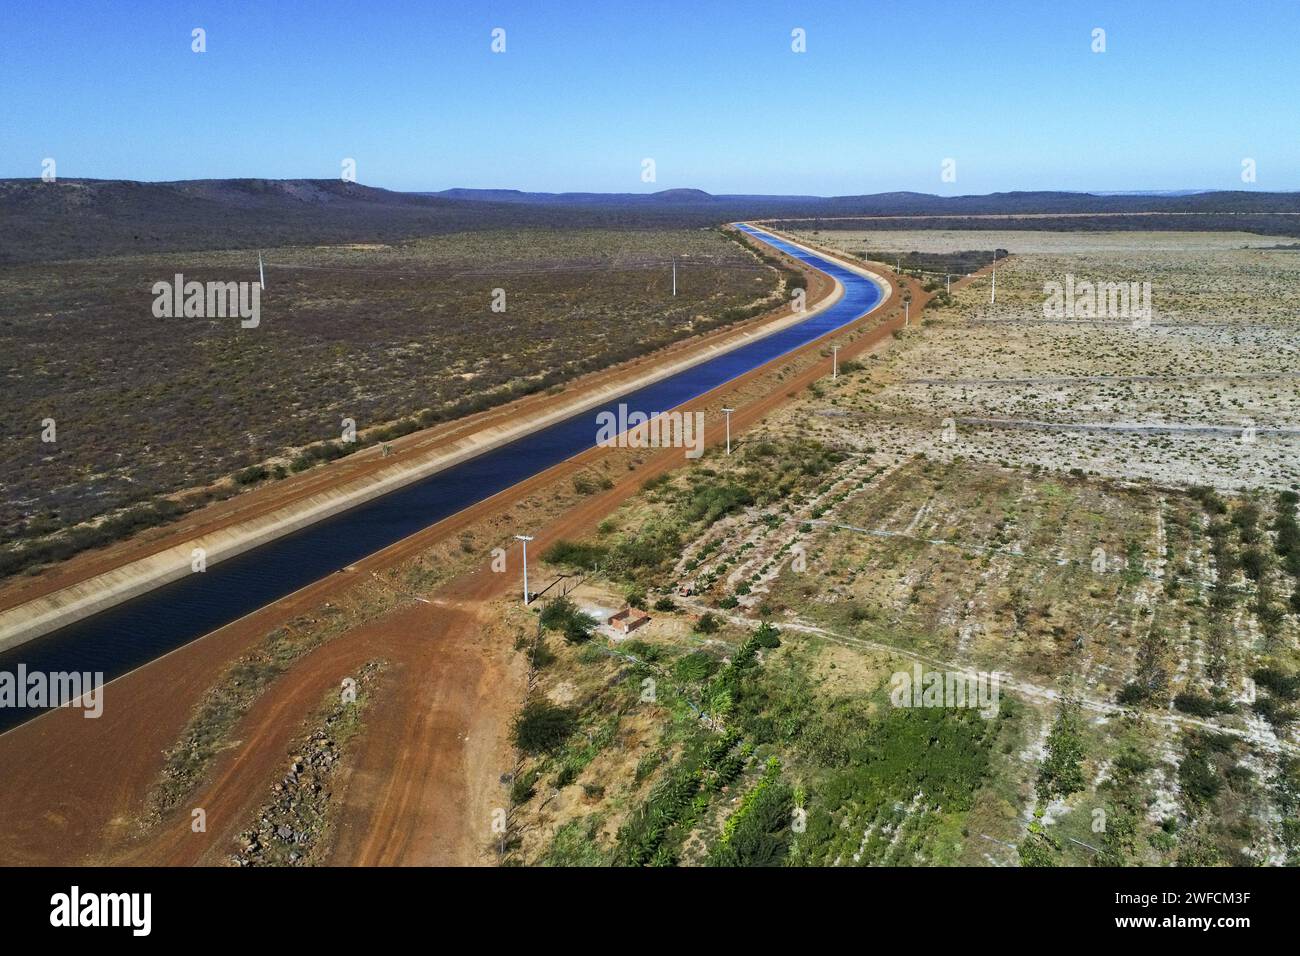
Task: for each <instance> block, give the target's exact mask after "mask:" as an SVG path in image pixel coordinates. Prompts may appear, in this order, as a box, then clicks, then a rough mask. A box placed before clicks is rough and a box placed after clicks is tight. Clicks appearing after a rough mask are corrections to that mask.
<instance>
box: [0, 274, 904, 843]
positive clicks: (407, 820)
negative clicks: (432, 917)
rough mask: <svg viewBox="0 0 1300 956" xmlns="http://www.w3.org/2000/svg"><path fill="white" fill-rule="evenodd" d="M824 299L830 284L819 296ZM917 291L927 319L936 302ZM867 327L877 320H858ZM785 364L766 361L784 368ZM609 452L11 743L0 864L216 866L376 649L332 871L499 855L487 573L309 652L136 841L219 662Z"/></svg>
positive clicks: (268, 611) (762, 401)
mask: <svg viewBox="0 0 1300 956" xmlns="http://www.w3.org/2000/svg"><path fill="white" fill-rule="evenodd" d="M825 288H826V286H825V284H824V283H823V285H822V286H821V289H822V294H824V292H825ZM911 288H912V295H913V302H914V304H916V305H917V307H918V314H919V310H920V307H921V306H923V304H924V302H925V301H926V299H927V298H928V296H926V295H925V294H924V293H921V292H920V291H919V289H917V288H916V287H915V286H914V285H912V287H911ZM813 298H814V296H813V295H811V294H810V299H813ZM895 302H897V300H895ZM872 321H875V317H873V318H872V319H871V320H868V322H867V323H865V324H866V325H870V323H871V322H872ZM901 325H902V314H901V309H898V311H897V313H896V314H894V313H890V314H889V318H888V320H887V321H886V322H884V323H883V324H881V325H879V326H876V327H875V328H872V329H871V330H870V331H869V332H866V333H865V334H861V335H859V336H858V337H857V338H856V339H855V340H854V341H853V342H852V343H851V344H847V345H845V347H844V349H843V350H842V353H841V355H842V356H843V357H850V356H852V355H855V354H858V353H860V352H862V351H866V350H868V349H870V348H874V347H875V346H877V345H879V344H880V343H882V342H885V341H887V340H888V336H889V335H890V334H891V333H892V332H893V331H894V330H895V329H897V328H899V327H901ZM855 328H856V327H855ZM847 334H848V333H847V331H842V332H840V333H837V334H836V337H837V338H842V337H844V336H846V335H847ZM821 347H822V345H821V344H819V343H813V344H812V345H809V346H806V347H805V348H804V349H802V350H800V352H799V353H796V354H797V355H799V356H803V357H805V358H807V357H808V356H815V355H816V353H817V351H818V350H819V349H820V348H821ZM791 358H792V357H786V358H785V359H782V360H779V361H778V362H776V363H773V364H774V365H784V364H788V363H789V362H790V361H791ZM829 369H830V360H829V359H820V360H817V361H815V362H812V363H811V364H809V365H808V366H807V367H806V368H804V369H803V370H802V371H801V372H799V373H798V374H796V375H793V376H791V377H788V378H786V379H785V380H783V381H782V380H779V379H778V378H777V377H776V376H774V375H772V374H771V371H770V369H759V370H756V371H755V372H751V373H749V374H748V375H746V376H743V377H742V378H741V379H738V380H736V381H735V382H731V383H728V385H726V386H723V388H721V389H718V390H716V392H715V393H710V394H709V395H706V396H702V397H701V398H700V399H697V400H696V401H693V402H691V403H689V404H688V406H687V407H688V408H697V407H704V406H708V405H710V404H712V405H716V404H718V403H719V402H720V401H721V400H723V398H724V396H729V395H734V394H735V393H737V392H739V391H741V390H743V389H744V388H746V387H749V388H751V389H752V388H754V387H755V386H756V383H764V382H767V383H770V384H769V385H766V386H765V393H764V395H763V397H761V398H758V399H756V400H752V401H750V402H748V403H742V404H739V405H738V406H737V411H736V412H735V413H734V414H733V416H732V428H733V430H735V431H737V432H740V431H743V430H744V429H745V428H746V427H748V426H749V425H752V424H753V423H755V422H756V421H758V420H759V419H761V418H762V417H763V416H764V415H765V414H767V413H768V412H769V411H770V410H771V409H773V408H774V407H776V406H777V405H779V404H780V403H781V402H783V401H784V400H785V398H786V397H787V395H789V394H790V393H793V392H795V391H797V390H799V389H802V388H804V387H806V386H807V385H809V384H811V383H812V382H813V381H815V380H816V379H818V378H821V377H824V376H825V375H826V374H828V373H829ZM728 400H731V399H728ZM486 414H492V413H486ZM714 420H715V421H716V420H717V418H716V416H715V417H714ZM411 437H412V438H418V436H411ZM722 438H723V426H722V424H721V422H719V424H718V425H716V426H715V427H713V428H711V429H709V430H708V431H707V432H706V441H707V442H708V443H709V444H710V445H715V444H717V443H718V442H720V441H721V440H722ZM604 453H606V450H605V449H593V450H591V451H589V452H586V453H584V454H582V455H579V456H577V457H576V458H574V459H571V460H570V461H569V462H565V463H564V464H561V465H558V466H556V467H555V468H553V469H550V470H549V471H547V472H544V473H542V474H541V475H537V476H535V477H534V478H532V479H529V480H527V481H525V482H522V483H520V484H519V485H518V486H516V487H514V488H512V489H510V490H509V491H508V492H504V493H502V494H501V495H498V496H496V497H494V498H492V499H489V500H487V501H484V502H482V503H480V504H479V505H476V506H474V507H473V508H470V509H467V510H466V511H465V512H462V513H460V514H458V515H455V516H453V517H451V518H448V519H447V520H445V521H442V522H439V523H438V524H437V525H434V526H432V527H431V528H429V529H426V530H425V531H423V532H420V533H419V534H417V535H413V536H412V537H411V538H408V539H406V540H404V541H402V542H399V543H398V544H396V545H394V546H393V547H391V548H388V549H386V550H385V551H383V552H380V553H379V554H377V555H374V556H372V557H371V558H368V559H366V560H365V561H363V562H359V563H358V565H357V572H356V574H354V575H334V576H332V577H330V578H327V579H325V580H323V581H321V582H318V583H317V584H314V585H312V586H311V587H309V588H306V589H304V590H302V591H300V592H298V593H297V594H295V595H292V596H290V597H289V598H286V599H284V600H283V601H280V602H277V603H276V604H273V605H271V606H269V607H267V608H264V609H262V610H260V611H258V612H256V613H255V614H252V615H250V616H248V617H247V618H244V619H242V620H241V621H237V622H235V623H234V624H231V625H229V626H227V627H225V628H222V629H221V630H219V631H217V632H214V633H213V634H211V635H209V636H207V637H205V638H203V639H201V640H198V641H195V642H193V643H191V644H189V645H187V646H185V647H183V648H181V649H179V650H177V651H175V652H173V653H172V654H169V655H167V656H165V657H163V658H160V659H159V660H157V661H155V662H153V663H152V664H150V665H147V666H146V667H143V668H140V669H139V670H137V671H134V672H132V673H130V674H128V675H125V676H124V677H123V678H121V679H119V680H118V681H116V682H114V683H113V684H111V685H110V686H109V688H108V690H107V692H106V693H107V694H108V695H109V696H107V701H108V703H109V705H108V706H106V708H105V713H104V716H103V717H102V718H100V719H98V720H85V719H84V718H82V716H81V715H80V713H79V712H76V711H72V710H61V711H55V712H52V713H50V714H47V715H45V716H43V717H41V718H39V719H37V720H35V721H32V722H30V723H28V724H26V725H23V726H22V727H19V728H17V729H16V730H14V731H12V732H10V733H8V734H5V735H3V736H0V767H3V768H4V770H5V772H4V774H3V776H0V806H3V807H4V808H5V823H6V825H5V827H4V831H3V833H0V862H3V863H19V864H21V863H56V864H57V863H63V864H69V863H77V862H129V863H142V864H143V863H152V864H193V863H217V862H221V861H222V860H224V858H225V856H226V854H227V853H228V852H229V850H230V848H231V843H230V840H231V838H232V837H233V835H234V834H235V833H237V832H238V831H239V830H240V829H241V828H242V827H244V826H246V825H247V824H248V823H249V818H250V815H251V814H252V813H253V812H254V811H255V810H256V808H257V807H258V806H259V805H260V804H261V803H262V802H263V801H264V800H265V798H266V795H267V789H268V787H269V786H270V783H271V781H273V780H274V779H276V778H277V776H278V775H279V774H281V773H282V772H283V770H284V764H285V762H286V753H287V747H288V746H289V744H290V742H291V741H292V740H293V739H294V738H295V737H296V736H297V735H298V734H300V733H301V731H302V726H303V721H304V720H305V719H306V718H307V716H308V715H309V714H310V713H311V712H312V711H313V710H314V708H315V707H317V706H318V705H319V703H320V700H321V697H322V695H323V694H324V693H325V692H326V690H327V689H329V688H331V687H337V686H338V684H339V681H340V680H341V679H342V677H344V676H346V675H347V674H349V673H352V672H353V671H355V669H356V668H357V667H358V666H359V665H360V664H361V663H363V662H364V661H366V660H369V659H372V658H375V657H381V656H382V657H385V658H387V659H388V660H389V661H390V664H391V669H390V671H389V672H388V673H387V674H386V676H385V678H384V685H383V688H382V691H381V693H380V694H378V695H377V698H376V701H375V703H374V704H373V705H372V708H371V710H370V711H369V712H368V714H367V718H366V728H365V731H364V732H363V733H362V734H361V735H359V737H358V738H357V739H356V740H355V741H354V743H353V744H352V753H353V755H354V756H353V757H352V758H351V759H350V761H349V763H350V765H351V768H352V769H351V771H350V776H349V778H348V779H347V780H346V781H345V783H344V786H343V787H342V788H341V792H342V798H341V807H340V814H339V819H338V837H337V840H336V843H335V846H334V850H333V853H332V855H331V857H330V861H331V862H332V863H336V864H434V863H444V864H471V863H487V862H491V855H490V853H489V852H488V851H487V846H488V843H489V841H490V829H489V825H490V818H491V811H492V810H493V809H494V808H495V807H496V806H498V805H501V803H502V801H503V800H504V794H503V790H502V787H501V786H500V784H499V779H498V778H499V775H500V774H501V773H502V772H504V771H506V770H508V769H509V768H510V766H511V765H512V764H513V755H512V751H511V748H510V746H509V744H508V740H507V730H508V725H509V720H510V718H511V716H512V715H513V713H514V711H515V710H516V709H517V707H518V705H519V702H520V700H521V698H522V694H523V682H524V674H523V670H522V664H521V661H520V655H518V654H516V653H514V652H513V651H512V650H511V648H510V647H509V646H508V643H507V642H505V641H503V640H501V639H500V638H499V635H494V633H493V632H492V630H491V626H490V625H491V622H485V621H482V620H480V619H479V616H478V610H479V608H480V607H482V605H483V604H484V602H485V601H486V600H487V599H489V598H493V597H496V596H499V595H500V594H502V593H505V591H506V590H508V589H511V588H514V587H516V586H517V584H518V581H517V578H516V576H514V575H502V574H492V573H490V572H489V571H488V570H487V569H481V570H479V571H477V572H474V573H472V574H469V575H466V576H464V577H461V578H459V579H457V580H455V581H454V582H452V583H451V584H450V585H449V586H447V587H445V588H443V589H442V590H441V591H440V592H438V597H437V598H436V599H435V601H434V603H429V604H423V603H414V604H411V605H409V606H407V607H404V608H402V609H400V610H398V611H396V612H394V613H392V614H389V615H388V616H387V617H385V618H383V619H382V620H380V621H378V622H375V623H372V624H370V625H367V626H365V627H361V628H358V629H356V630H354V631H352V632H350V633H348V634H345V635H343V636H341V637H338V638H336V639H334V640H333V641H331V642H329V643H327V644H325V645H324V646H322V647H321V648H319V649H318V650H316V651H314V652H312V653H311V654H309V655H307V656H306V657H305V658H303V659H302V660H300V661H299V662H298V663H296V664H295V665H294V666H293V667H292V668H291V669H290V670H289V671H288V673H286V674H285V675H283V676H282V677H281V678H279V679H278V680H277V681H276V683H275V684H274V685H273V686H272V687H271V688H270V689H269V690H268V691H267V693H265V694H264V695H262V697H261V698H260V699H258V701H257V702H256V703H255V704H254V705H253V707H252V708H251V709H250V711H249V712H248V714H246V715H245V717H244V718H243V719H242V720H241V721H240V722H239V724H238V725H237V726H236V728H235V730H234V732H233V733H232V735H231V746H230V747H229V748H228V749H227V750H226V751H225V752H224V753H223V754H222V755H221V756H220V757H219V758H218V759H217V760H216V761H215V763H214V765H213V766H212V768H211V771H210V773H209V774H208V775H207V777H206V779H205V781H204V783H203V784H202V785H201V786H200V787H199V789H198V791H197V792H196V793H195V794H194V796H193V798H192V799H190V800H187V801H185V805H184V806H182V807H179V808H178V809H177V811H176V812H175V813H174V814H173V815H172V816H171V817H169V818H168V819H166V820H164V822H163V823H162V824H160V825H159V826H157V827H156V828H154V829H153V830H151V831H150V832H148V833H146V834H143V835H139V834H137V833H135V832H133V827H132V824H131V821H132V820H133V818H134V817H135V816H136V815H137V814H138V813H139V810H140V807H141V806H142V804H143V801H144V799H145V796H146V794H147V793H148V790H149V787H150V785H151V784H152V783H153V781H154V780H155V779H156V778H157V775H158V773H159V770H160V768H161V766H162V751H163V750H164V749H165V748H167V747H168V746H170V745H171V744H172V743H173V742H174V741H175V740H176V738H177V736H178V735H179V734H180V732H181V729H182V728H183V727H184V726H185V723H186V720H187V719H188V717H189V715H190V713H191V711H192V709H193V707H194V705H195V703H196V702H197V701H198V699H199V698H200V697H201V696H202V695H203V693H204V692H205V691H206V690H207V688H208V687H209V686H211V684H212V682H213V680H214V679H215V678H216V676H217V675H218V674H220V673H221V671H222V670H223V668H224V667H225V666H226V665H227V664H228V663H229V662H230V661H231V660H233V659H235V658H237V657H238V656H239V655H241V654H242V653H244V652H245V651H247V649H248V648H250V647H251V646H253V645H254V644H256V643H257V642H258V641H259V640H260V639H261V638H262V637H263V636H264V635H265V633H266V632H267V631H268V630H269V629H270V628H271V627H273V626H275V625H276V624H278V623H281V622H283V621H287V620H289V619H290V618H292V617H294V616H295V615H297V614H299V613H302V612H303V611H305V610H309V609H311V608H314V607H317V606H318V605H319V604H320V603H321V602H323V601H326V600H329V599H331V598H332V597H334V598H337V596H338V594H339V593H340V592H341V590H346V589H347V588H348V586H349V582H350V581H351V580H357V579H359V578H360V577H361V576H363V575H368V574H369V573H370V572H371V571H373V570H375V569H377V568H381V567H387V566H391V565H394V564H397V563H400V562H401V561H403V560H405V559H407V558H409V557H411V556H413V555H415V554H418V553H419V552H421V551H422V550H424V549H427V548H428V547H429V546H430V544H431V543H433V542H435V541H438V540H442V539H444V538H446V537H449V536H453V535H455V534H457V533H458V532H459V531H460V530H461V529H463V528H465V527H467V526H469V525H470V524H472V523H473V522H474V521H477V520H481V519H482V518H484V516H487V515H492V514H499V513H500V512H502V511H508V510H509V508H510V507H511V506H512V505H513V504H516V503H518V502H521V501H523V500H524V499H526V498H528V497H529V496H532V495H536V494H537V493H539V492H541V491H543V490H544V489H545V488H546V487H547V486H548V485H550V484H551V483H553V482H555V481H556V480H559V479H564V478H566V477H567V476H569V475H572V474H573V473H574V472H576V471H577V470H579V469H580V468H582V467H586V466H587V465H588V464H590V462H591V461H593V460H595V459H596V458H597V457H598V456H600V455H601V454H604ZM364 464H365V463H364V462H363V463H359V465H358V466H360V467H364ZM681 466H682V458H681V456H680V452H679V451H674V450H671V449H668V450H664V451H662V452H659V453H657V454H655V455H653V456H652V457H650V458H648V459H647V460H646V461H645V462H644V463H643V464H642V465H641V467H639V468H637V469H636V470H635V471H634V472H630V473H628V474H627V475H626V476H625V477H623V478H622V479H621V480H619V481H618V482H616V483H615V485H614V486H613V487H612V488H610V489H609V490H608V491H605V492H602V493H600V494H597V495H593V496H591V497H589V498H587V499H585V500H584V501H582V503H581V504H579V505H578V506H576V507H574V508H572V509H571V510H569V511H568V512H566V513H565V514H564V515H563V516H562V517H561V518H560V520H558V521H554V522H552V523H550V524H549V525H548V526H547V527H545V528H544V529H543V530H542V531H540V532H539V533H538V534H537V540H536V541H535V542H534V545H533V547H534V548H535V549H536V553H541V550H542V549H544V548H545V547H546V546H547V545H548V544H549V543H551V542H553V541H555V540H557V539H560V538H573V537H576V536H579V535H581V534H583V533H584V532H587V531H590V530H592V529H594V527H595V526H596V524H597V523H598V522H599V521H600V520H601V518H602V517H603V516H604V515H606V514H608V513H609V512H610V511H611V510H612V509H613V508H615V507H616V506H617V505H618V504H619V503H620V502H621V501H623V500H624V499H626V498H627V497H629V496H631V495H632V494H635V493H636V492H637V491H638V490H639V489H640V487H641V485H642V484H643V483H644V482H645V481H646V480H647V479H648V478H650V477H653V476H654V475H656V474H659V473H662V472H666V471H668V470H671V469H673V468H678V467H681ZM228 504H230V503H228ZM155 547H156V545H155ZM494 638H495V639H494ZM158 688H165V691H164V692H159V691H158ZM193 807H202V808H203V809H204V810H205V811H206V813H207V820H208V829H207V832H205V833H197V834H196V833H192V832H191V831H190V813H189V810H190V809H191V808H193Z"/></svg>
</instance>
